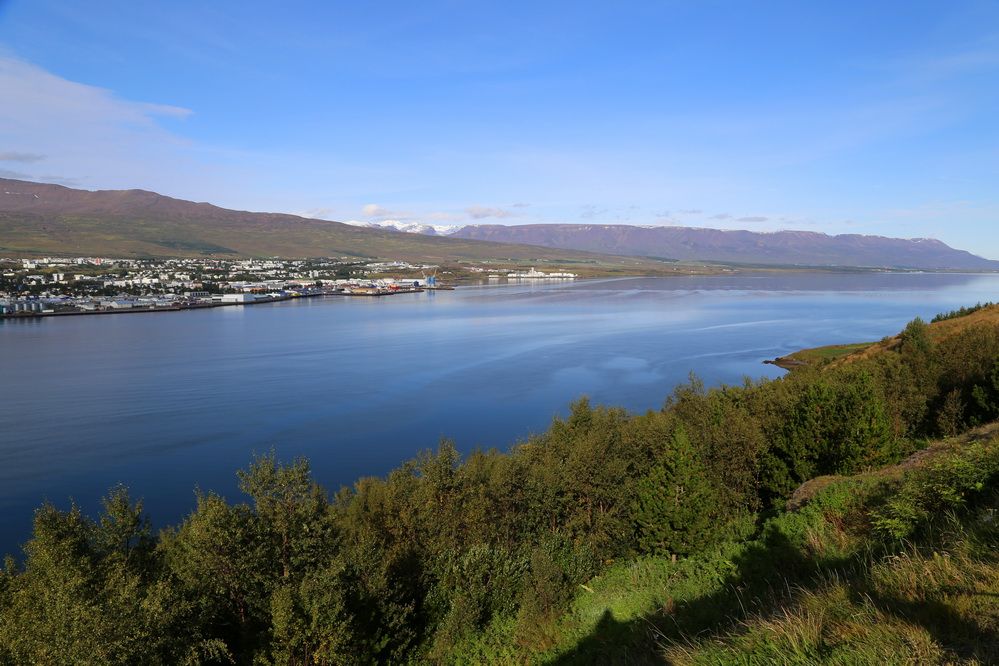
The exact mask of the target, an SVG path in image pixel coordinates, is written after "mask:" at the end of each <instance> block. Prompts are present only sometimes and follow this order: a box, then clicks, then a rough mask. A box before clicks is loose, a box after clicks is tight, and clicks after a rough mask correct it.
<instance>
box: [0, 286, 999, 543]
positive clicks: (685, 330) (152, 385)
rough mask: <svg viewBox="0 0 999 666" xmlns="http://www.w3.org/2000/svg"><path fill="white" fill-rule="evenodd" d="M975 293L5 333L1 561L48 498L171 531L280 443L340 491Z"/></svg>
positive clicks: (387, 309)
mask: <svg viewBox="0 0 999 666" xmlns="http://www.w3.org/2000/svg"><path fill="white" fill-rule="evenodd" d="M986 300H993V301H994V300H999V276H996V275H954V274H886V273H865V274H859V273H858V274H782V275H776V274H757V275H726V276H717V277H676V278H657V279H653V278H634V279H617V280H593V281H581V282H576V283H558V284H527V285H510V286H506V285H503V286H488V285H484V286H475V287H462V288H459V289H458V290H456V291H452V292H438V293H422V294H404V295H395V296H392V297H387V298H345V297H325V298H316V299H309V300H299V301H291V302H284V303H276V304H267V305H259V306H253V307H228V308H219V309H213V310H196V311H186V312H171V313H161V314H130V315H113V316H79V317H63V318H48V319H36V320H24V321H10V320H8V321H0V382H2V383H0V387H2V401H0V553H2V552H14V551H15V549H16V548H17V546H18V544H20V543H22V542H23V541H24V540H25V539H26V538H27V536H28V534H29V532H30V522H31V515H32V510H33V509H34V508H35V507H37V506H38V505H39V504H40V503H41V502H42V501H44V500H46V499H48V500H51V501H52V502H54V503H56V504H57V505H58V506H61V507H65V506H68V503H69V498H70V497H72V498H74V499H75V500H76V501H77V502H78V503H79V504H80V505H81V506H83V507H84V509H85V510H86V511H88V512H89V513H91V514H92V515H94V514H95V513H96V510H97V507H98V501H97V500H98V498H99V497H100V496H101V495H103V494H104V493H105V492H106V491H107V489H108V488H110V487H111V486H113V485H114V484H116V483H124V484H126V485H128V486H129V487H130V488H131V489H132V490H133V494H134V495H135V496H139V497H142V498H143V499H144V501H145V505H146V508H147V510H148V511H149V512H150V513H151V514H152V516H153V518H154V520H155V521H156V522H157V523H158V524H166V523H172V522H176V521H177V520H179V519H180V518H181V517H182V516H183V515H184V514H186V513H187V512H188V511H190V510H191V509H192V508H193V506H194V502H195V494H194V492H195V488H201V489H202V490H206V491H207V490H214V491H218V492H220V493H222V494H224V495H226V496H228V497H229V498H230V499H235V498H236V497H237V496H238V491H237V489H236V479H235V473H234V472H235V470H236V469H238V468H240V467H242V466H245V465H246V464H247V462H248V461H249V460H250V459H251V456H252V454H253V453H266V452H268V451H270V450H272V449H273V450H274V451H275V452H276V453H277V454H278V456H279V457H280V458H282V459H291V458H293V457H296V456H306V457H308V458H309V459H310V460H311V461H312V463H313V468H314V471H315V474H316V476H317V478H318V479H319V480H320V482H322V483H323V484H324V485H325V486H327V487H328V488H330V489H332V490H335V489H336V488H338V487H339V486H341V485H343V484H349V483H351V482H352V481H353V480H354V479H356V478H357V477H359V476H362V475H369V474H383V473H385V472H386V471H388V470H389V469H391V468H392V467H394V466H396V465H398V464H399V463H401V462H402V461H403V460H405V459H407V458H410V457H412V456H413V455H414V454H416V453H417V452H418V451H419V450H421V449H426V448H432V447H434V446H436V444H437V442H438V440H439V439H440V438H441V437H450V438H453V439H454V440H455V441H456V443H457V445H458V448H459V449H461V450H464V451H468V450H470V449H472V448H474V447H476V446H484V447H490V446H497V447H506V446H508V445H509V444H511V443H513V442H515V441H516V440H518V439H523V438H525V437H527V436H528V435H529V434H530V433H532V432H539V431H541V430H543V429H545V428H546V427H547V426H548V424H549V423H550V422H551V419H552V417H553V416H555V415H559V414H565V413H566V412H567V407H568V404H569V402H570V401H571V400H573V399H576V398H578V397H580V396H582V395H588V396H589V397H590V398H591V399H592V400H593V401H595V402H598V403H605V404H613V405H621V406H624V407H626V408H628V409H630V410H633V411H643V410H647V409H657V408H659V407H660V406H661V405H662V403H663V400H664V399H665V397H666V396H667V395H668V394H669V393H670V391H671V390H672V389H673V387H674V386H675V385H676V384H678V383H680V382H682V381H685V380H686V378H687V376H688V373H689V372H690V371H695V372H696V373H697V374H698V375H699V376H700V377H701V378H702V379H703V380H704V381H705V382H706V383H707V384H709V385H714V384H718V383H722V382H725V383H733V382H740V381H741V380H742V378H743V377H744V376H749V377H753V378H758V377H763V376H767V377H775V376H778V375H779V374H782V371H781V370H779V369H777V368H775V367H773V366H769V365H763V364H762V361H763V360H764V359H768V358H773V357H775V356H779V355H782V354H786V353H789V352H791V351H794V350H796V349H800V348H803V347H811V346H817V345H825V344H835V343H846V342H856V341H864V340H877V339H880V338H881V337H883V336H885V335H889V334H894V333H896V332H898V331H899V330H900V329H901V328H902V327H903V326H904V325H905V323H906V322H907V321H909V320H910V319H912V318H913V317H915V316H921V317H923V318H926V319H928V318H930V317H932V316H933V315H934V314H936V313H938V312H941V311H947V310H951V309H954V308H956V307H959V306H962V305H971V304H974V303H976V302H978V301H986Z"/></svg>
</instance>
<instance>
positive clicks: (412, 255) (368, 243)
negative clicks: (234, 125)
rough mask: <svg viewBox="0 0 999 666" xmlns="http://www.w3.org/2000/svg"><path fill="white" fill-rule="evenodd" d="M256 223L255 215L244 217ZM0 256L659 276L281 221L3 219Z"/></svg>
mask: <svg viewBox="0 0 999 666" xmlns="http://www.w3.org/2000/svg"><path fill="white" fill-rule="evenodd" d="M249 215H253V214H249ZM0 254H3V255H69V256H92V255H98V256H116V257H177V256H179V257H204V256H251V257H270V256H281V257H318V256H324V257H330V256H355V257H363V258H389V259H400V260H404V261H416V262H432V263H438V264H439V263H447V262H454V261H479V262H495V263H498V264H504V265H505V264H522V265H527V264H531V265H537V266H539V267H548V266H563V267H567V268H569V269H570V270H571V267H573V266H579V267H583V268H585V267H601V268H607V269H627V270H632V271H638V272H645V271H648V272H657V271H662V270H664V269H667V270H668V266H667V265H666V264H664V263H663V262H657V261H652V260H647V259H641V258H623V257H612V256H609V255H599V254H594V253H588V252H574V251H571V250H570V251H563V250H553V249H549V248H542V247H537V246H530V245H510V244H502V243H489V242H480V241H470V240H460V239H452V238H438V237H432V236H423V235H420V234H405V233H400V232H392V231H383V230H379V229H367V228H362V227H354V226H350V225H346V224H339V223H336V222H326V221H323V220H308V219H305V218H295V217H294V216H282V219H281V220H280V222H279V223H269V224H259V223H257V222H256V221H255V220H254V219H253V218H248V219H246V220H244V221H239V220H236V221H232V220H224V221H206V220H197V219H193V220H192V219H186V218H166V217H145V216H138V215H101V216H96V215H85V216H77V215H51V214H48V215H36V214H31V213H0Z"/></svg>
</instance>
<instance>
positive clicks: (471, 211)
mask: <svg viewBox="0 0 999 666" xmlns="http://www.w3.org/2000/svg"><path fill="white" fill-rule="evenodd" d="M465 212H466V213H467V214H468V216H469V217H470V218H472V219H473V220H484V219H486V218H489V217H495V218H498V219H502V218H507V217H516V216H517V214H516V213H514V212H513V211H509V210H506V209H505V208H490V207H488V206H469V207H468V208H466V209H465Z"/></svg>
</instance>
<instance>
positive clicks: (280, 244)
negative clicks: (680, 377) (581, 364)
mask: <svg viewBox="0 0 999 666" xmlns="http://www.w3.org/2000/svg"><path fill="white" fill-rule="evenodd" d="M3 253H16V254H23V253H30V254H38V253H43V254H73V255H115V256H205V255H218V256H285V257H308V256H357V257H364V258H374V257H378V258H394V259H402V260H407V261H432V262H442V261H448V260H451V261H461V260H466V261H509V262H518V263H524V262H527V263H530V262H535V263H539V264H545V263H553V262H556V263H557V262H563V263H582V264H586V263H590V264H594V263H615V262H616V263H617V264H619V265H628V266H629V267H631V268H632V269H635V268H638V269H641V268H642V267H643V266H644V267H647V268H650V269H652V268H654V267H659V268H661V267H662V260H674V261H684V262H691V261H698V262H714V263H732V264H746V265H769V266H802V267H807V266H816V267H867V268H908V269H921V270H999V261H991V260H989V259H984V258H982V257H979V256H976V255H974V254H971V253H970V252H966V251H964V250H958V249H954V248H952V247H949V246H948V245H946V244H945V243H942V242H941V241H939V240H935V239H931V238H914V239H901V238H886V237H883V236H864V235H859V234H844V235H838V236H830V235H827V234H822V233H816V232H811V231H778V232H772V233H760V232H752V231H727V230H719V229H702V228H694V227H656V226H632V225H617V224H603V225H601V224H523V225H498V224H477V225H468V226H464V227H448V226H434V225H426V224H420V223H408V222H390V221H384V222H366V223H357V222H353V223H350V224H346V223H341V222H334V221H330V220H322V219H315V218H308V217H301V216H297V215H288V214H284V213H259V212H249V211H237V210H230V209H227V208H220V207H218V206H214V205H212V204H209V203H195V202H191V201H185V200H183V199H175V198H172V197H167V196H163V195H160V194H156V193H155V192H148V191H145V190H97V191H89V190H79V189H73V188H68V187H63V186H61V185H53V184H48V183H35V182H29V181H21V180H10V179H0V254H3ZM607 255H613V256H607Z"/></svg>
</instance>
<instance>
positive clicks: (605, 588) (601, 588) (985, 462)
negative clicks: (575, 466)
mask: <svg viewBox="0 0 999 666" xmlns="http://www.w3.org/2000/svg"><path fill="white" fill-rule="evenodd" d="M997 476H999V424H992V425H990V426H988V427H985V428H980V429H978V430H976V431H973V432H971V433H968V434H966V435H964V436H961V437H958V438H952V439H947V440H943V441H940V442H936V443H934V444H933V445H931V446H930V447H928V448H927V449H926V450H925V451H920V452H919V453H917V454H915V455H913V456H911V457H910V458H909V459H907V460H906V461H904V462H903V463H901V464H898V465H893V466H889V467H886V468H884V469H881V470H877V471H873V472H869V473H864V474H859V475H855V476H846V477H824V478H822V479H821V480H816V482H812V483H810V484H808V485H807V487H804V488H802V489H801V491H800V492H799V493H798V494H797V496H796V497H795V498H794V501H793V502H790V503H789V508H788V509H787V510H786V511H782V512H780V513H778V514H777V515H775V516H774V517H772V518H770V519H768V520H767V521H766V522H765V523H764V524H763V525H762V527H761V528H760V529H759V530H758V531H756V533H755V536H753V537H751V538H748V539H743V538H732V539H729V540H726V541H724V542H722V543H720V544H718V545H717V546H715V547H713V548H711V549H709V550H707V551H706V552H703V553H700V554H698V555H695V556H692V557H689V558H687V559H684V560H679V561H678V560H675V559H673V558H669V557H641V558H638V559H635V560H630V561H627V562H622V563H620V564H615V565H613V566H612V567H610V568H609V569H608V570H606V571H605V572H603V573H601V574H600V575H599V576H597V577H595V578H593V579H592V580H590V581H589V582H588V583H587V584H585V585H582V586H580V588H579V591H578V593H577V595H576V598H575V601H574V602H573V604H572V607H571V610H570V611H569V612H568V613H567V614H565V615H564V616H563V617H562V618H561V619H560V620H559V622H558V623H557V624H556V625H555V626H554V627H552V628H551V629H550V630H549V631H550V636H549V638H548V640H549V642H550V643H553V644H554V646H553V647H552V648H550V649H548V650H542V651H539V652H536V653H534V654H533V656H530V657H525V655H524V653H523V652H522V651H520V650H518V649H517V648H516V647H512V646H513V645H515V643H514V642H513V640H512V638H513V636H512V635H511V634H510V627H509V626H508V625H504V624H502V623H498V624H496V625H494V626H491V627H490V628H489V631H488V632H486V633H485V634H484V635H482V636H479V637H477V639H476V640H475V641H473V642H471V643H470V644H468V645H466V646H464V647H463V650H464V651H465V654H467V655H468V656H469V659H470V661H478V660H482V661H483V662H491V663H496V662H505V663H521V662H522V661H524V660H527V659H529V660H530V661H531V662H532V663H548V664H600V663H615V664H654V663H670V664H816V663H839V664H917V663H918V664H944V663H949V664H956V663H962V664H992V663H996V662H997V661H999V555H997V550H996V547H997V546H999V478H997ZM749 529H751V528H749Z"/></svg>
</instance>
